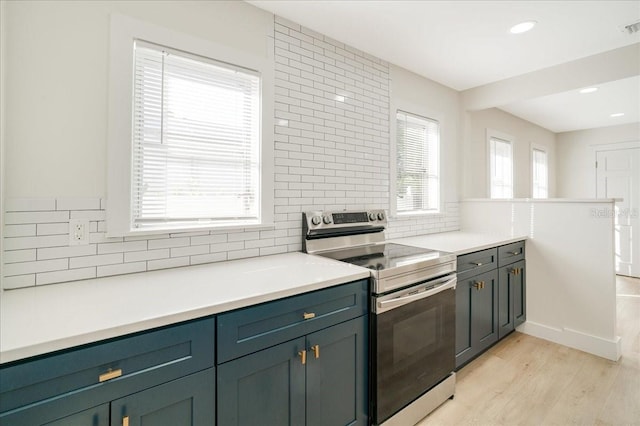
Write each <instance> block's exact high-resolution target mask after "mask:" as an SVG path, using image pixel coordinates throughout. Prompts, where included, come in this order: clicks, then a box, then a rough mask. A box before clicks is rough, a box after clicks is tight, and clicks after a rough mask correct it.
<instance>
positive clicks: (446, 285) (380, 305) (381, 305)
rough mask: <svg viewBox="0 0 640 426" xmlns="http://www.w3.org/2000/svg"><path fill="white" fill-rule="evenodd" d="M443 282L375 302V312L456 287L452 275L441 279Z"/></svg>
mask: <svg viewBox="0 0 640 426" xmlns="http://www.w3.org/2000/svg"><path fill="white" fill-rule="evenodd" d="M441 282H442V283H443V284H440V285H438V286H436V287H434V288H432V289H429V290H427V291H423V292H419V293H412V292H407V293H406V294H407V295H406V296H401V297H397V298H394V299H391V300H381V301H378V302H376V313H377V314H381V313H383V312H386V311H389V310H391V309H395V308H399V307H400V306H404V305H406V304H408V303H411V302H415V301H416V300H420V299H424V298H426V297H430V296H433V295H435V294H438V293H440V292H443V291H445V290H449V289H455V288H456V283H457V278H456V277H453V278H448V277H447V278H446V279H445V280H443V281H441Z"/></svg>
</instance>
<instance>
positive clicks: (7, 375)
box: [0, 318, 215, 413]
mask: <svg viewBox="0 0 640 426" xmlns="http://www.w3.org/2000/svg"><path fill="white" fill-rule="evenodd" d="M214 356H215V320H214V318H206V319H203V320H197V321H192V322H188V323H183V324H179V325H175V326H170V327H166V328H162V329H156V330H153V331H148V332H143V333H138V334H135V335H130V336H126V337H121V338H116V339H111V340H108V341H103V342H98V343H95V344H91V345H86V346H82V347H79V348H72V349H69V350H66V351H63V352H58V353H55V354H52V355H47V356H43V357H38V358H33V359H30V360H25V361H23V362H17V363H14V364H10V365H8V366H6V367H2V368H1V369H0V413H2V412H6V411H9V410H13V409H16V408H18V407H21V406H24V405H27V404H31V403H35V402H38V401H43V400H46V399H48V398H53V397H58V396H61V395H65V394H69V393H73V394H76V395H78V394H81V395H82V398H83V403H87V404H92V403H93V402H95V403H96V404H98V403H101V402H103V401H108V400H111V399H114V398H118V397H121V396H124V395H127V394H129V393H132V392H135V391H137V390H140V389H144V388H147V387H150V386H154V385H157V384H160V383H163V382H167V381H169V380H173V379H175V378H178V377H181V376H184V375H186V374H189V373H192V372H196V371H199V370H203V369H205V368H207V367H211V366H213V365H214ZM80 390H82V391H83V392H80V393H78V391H80Z"/></svg>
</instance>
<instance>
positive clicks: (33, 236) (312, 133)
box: [2, 17, 458, 289]
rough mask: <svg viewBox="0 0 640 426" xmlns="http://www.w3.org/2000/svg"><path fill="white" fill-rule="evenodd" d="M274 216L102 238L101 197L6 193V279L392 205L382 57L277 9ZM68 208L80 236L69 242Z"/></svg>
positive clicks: (410, 224)
mask: <svg viewBox="0 0 640 426" xmlns="http://www.w3.org/2000/svg"><path fill="white" fill-rule="evenodd" d="M274 45H275V50H274V57H275V88H274V89H275V90H274V91H275V108H274V111H275V117H274V119H275V120H274V123H275V125H274V162H275V164H274V179H275V182H274V184H275V185H274V188H275V189H274V196H275V198H274V227H273V229H265V230H254V229H251V230H243V229H240V230H233V231H228V230H216V231H197V232H182V233H180V232H179V233H166V234H160V235H144V236H131V237H124V238H108V237H107V236H106V231H107V228H106V223H105V217H106V215H105V209H106V200H105V199H101V198H98V197H81V198H70V197H63V198H42V199H34V198H13V199H7V200H5V206H6V214H5V227H4V232H3V237H4V250H5V251H4V253H3V255H2V261H3V262H4V264H5V269H4V270H5V274H4V275H5V276H4V281H3V286H4V288H6V289H17V288H22V287H29V286H34V285H44V284H52V283H57V282H64V281H74V280H81V279H87V278H94V277H102V276H109V275H119V274H128V273H134V272H144V271H150V270H155V269H164V268H173V267H179V266H186V265H196V264H201V263H209V262H220V261H225V260H232V259H240V258H246V257H252V256H266V255H270V254H276V253H284V252H288V251H299V250H300V249H301V238H302V236H301V232H302V230H301V212H303V211H307V210H320V209H326V210H342V209H366V208H384V209H387V210H388V209H389V192H388V188H389V183H390V181H389V178H390V177H389V137H390V135H389V124H390V123H389V114H390V111H389V100H390V93H389V65H388V64H387V63H386V62H385V61H383V60H381V59H379V58H376V57H373V56H371V55H369V54H367V53H365V52H361V51H359V50H358V49H355V48H352V47H351V46H347V45H344V44H343V43H341V42H340V41H337V40H333V39H331V38H329V37H325V36H323V35H322V34H319V33H317V32H315V31H312V30H310V29H308V28H305V27H302V26H300V25H299V24H296V23H294V22H291V21H288V20H286V19H283V18H280V17H275V31H274ZM69 219H87V220H89V231H90V233H89V242H90V244H89V245H81V246H69V245H68V243H69V236H68V232H69V231H68V229H69V228H68V226H69ZM456 229H458V204H457V203H446V204H445V207H444V211H443V212H442V214H439V215H433V216H422V217H415V216H414V217H406V218H399V219H391V220H390V221H389V226H388V229H387V237H388V238H396V237H402V236H412V235H419V234H424V233H432V232H442V231H450V230H456Z"/></svg>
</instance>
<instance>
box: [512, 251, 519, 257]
mask: <svg viewBox="0 0 640 426" xmlns="http://www.w3.org/2000/svg"><path fill="white" fill-rule="evenodd" d="M509 253H510V254H512V255H514V256H517V255H519V254H520V252H519V251H510V252H509Z"/></svg>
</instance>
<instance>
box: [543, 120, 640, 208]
mask: <svg viewBox="0 0 640 426" xmlns="http://www.w3.org/2000/svg"><path fill="white" fill-rule="evenodd" d="M556 140H557V144H556V155H557V182H558V183H557V195H558V197H562V198H590V197H595V195H596V193H595V191H596V185H595V174H594V173H595V157H593V158H592V154H593V151H592V146H594V145H604V144H612V143H619V142H633V141H638V140H640V123H631V124H622V125H619V126H611V127H602V128H599V129H588V130H577V131H574V132H563V133H558V134H557V135H556Z"/></svg>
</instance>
